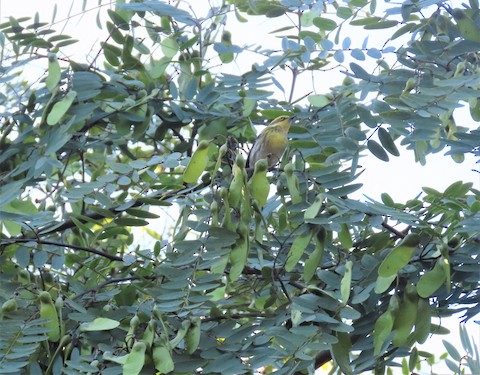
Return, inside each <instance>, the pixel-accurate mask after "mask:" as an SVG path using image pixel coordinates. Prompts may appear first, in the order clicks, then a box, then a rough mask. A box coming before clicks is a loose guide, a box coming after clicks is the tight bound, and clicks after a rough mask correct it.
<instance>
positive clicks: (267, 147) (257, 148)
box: [247, 116, 291, 168]
mask: <svg viewBox="0 0 480 375" xmlns="http://www.w3.org/2000/svg"><path fill="white" fill-rule="evenodd" d="M290 120H291V118H290V117H288V116H280V117H277V118H276V119H275V120H273V121H272V122H271V123H270V124H269V125H268V126H267V127H266V128H265V129H264V130H263V131H262V132H261V133H260V135H259V136H258V137H257V139H256V140H255V143H254V144H253V147H252V149H251V150H250V153H249V154H248V159H247V167H249V168H253V167H254V166H255V163H256V162H257V161H258V160H261V159H266V160H267V163H268V167H269V168H270V167H273V166H274V165H275V164H277V163H278V162H279V161H280V159H281V158H282V155H283V153H284V152H285V149H286V148H287V144H288V131H289V129H290Z"/></svg>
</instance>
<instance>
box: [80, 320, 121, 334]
mask: <svg viewBox="0 0 480 375" xmlns="http://www.w3.org/2000/svg"><path fill="white" fill-rule="evenodd" d="M119 325H120V322H119V321H117V320H113V319H109V318H101V317H100V318H95V319H94V320H92V321H91V322H88V323H82V324H81V325H80V328H79V329H80V332H96V331H109V330H111V329H114V328H117V327H118V326H119Z"/></svg>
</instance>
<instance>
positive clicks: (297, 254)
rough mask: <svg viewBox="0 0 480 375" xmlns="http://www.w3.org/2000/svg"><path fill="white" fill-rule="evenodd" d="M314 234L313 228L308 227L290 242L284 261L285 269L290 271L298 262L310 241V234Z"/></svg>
mask: <svg viewBox="0 0 480 375" xmlns="http://www.w3.org/2000/svg"><path fill="white" fill-rule="evenodd" d="M313 235H314V229H311V228H309V229H308V230H306V231H305V232H303V233H302V234H300V235H299V236H298V237H296V238H295V240H294V241H293V243H292V247H291V248H290V250H289V252H288V255H287V262H286V263H285V271H287V272H291V271H292V270H293V269H294V268H295V266H296V265H297V263H298V262H299V260H300V258H301V257H302V255H303V253H304V251H305V249H306V248H307V246H308V244H309V243H310V241H311V239H312V236H313Z"/></svg>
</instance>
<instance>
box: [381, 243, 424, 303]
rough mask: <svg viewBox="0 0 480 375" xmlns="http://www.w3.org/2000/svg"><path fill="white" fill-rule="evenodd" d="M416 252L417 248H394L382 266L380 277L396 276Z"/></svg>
mask: <svg viewBox="0 0 480 375" xmlns="http://www.w3.org/2000/svg"><path fill="white" fill-rule="evenodd" d="M415 250H416V248H415V247H407V246H398V247H396V248H394V249H393V250H392V251H391V252H390V254H388V255H387V256H386V258H385V259H384V260H383V262H382V263H381V264H380V267H379V268H378V275H379V276H382V277H390V276H394V275H396V274H397V272H398V271H400V270H401V269H402V268H403V267H405V266H406V265H407V264H408V262H409V261H410V259H411V258H412V255H413V253H414V252H415ZM419 294H420V293H419Z"/></svg>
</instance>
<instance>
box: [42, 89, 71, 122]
mask: <svg viewBox="0 0 480 375" xmlns="http://www.w3.org/2000/svg"><path fill="white" fill-rule="evenodd" d="M76 97H77V93H76V92H75V91H73V90H70V91H69V92H68V93H67V95H65V97H64V98H63V99H62V100H60V101H59V102H57V103H55V104H54V105H53V107H52V109H51V111H50V113H49V114H48V116H47V124H48V125H56V124H57V123H58V122H59V121H60V120H61V119H62V117H63V116H64V115H65V114H66V113H67V111H68V110H69V109H70V107H71V106H72V104H73V101H74V100H75V98H76Z"/></svg>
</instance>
